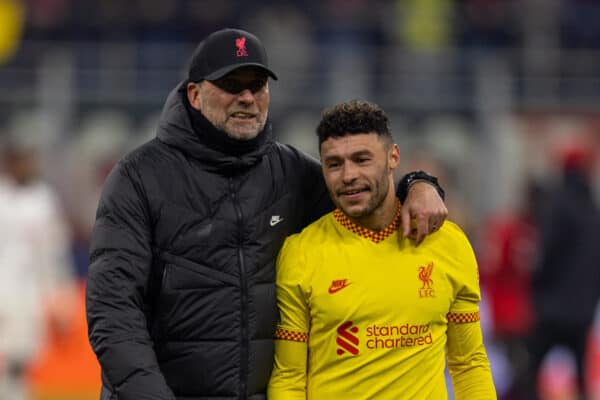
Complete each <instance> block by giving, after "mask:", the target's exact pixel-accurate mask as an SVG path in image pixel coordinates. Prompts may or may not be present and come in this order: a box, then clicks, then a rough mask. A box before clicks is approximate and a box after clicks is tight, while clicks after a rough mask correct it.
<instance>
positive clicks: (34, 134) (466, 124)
mask: <svg viewBox="0 0 600 400" xmlns="http://www.w3.org/2000/svg"><path fill="white" fill-rule="evenodd" d="M223 27H240V28H243V29H246V30H249V31H251V32H253V33H255V34H256V35H257V36H259V37H260V38H261V39H262V40H263V42H264V44H265V46H266V48H267V51H268V53H269V58H270V65H271V66H272V69H273V70H274V71H276V72H277V74H278V75H279V78H280V79H279V81H276V82H272V84H271V99H272V100H271V101H272V103H271V114H270V118H271V120H272V122H273V126H274V133H275V135H276V137H277V138H278V139H279V140H281V141H283V142H287V143H291V144H294V145H296V146H297V147H299V148H301V149H303V150H306V151H307V152H309V153H312V154H313V155H317V144H316V138H315V136H314V129H315V126H316V122H317V121H318V118H319V115H320V112H321V110H322V108H323V107H326V106H330V105H333V104H334V103H336V102H339V101H346V100H349V99H351V98H363V99H367V100H370V101H374V102H376V103H378V104H379V105H381V106H382V107H383V108H384V109H385V110H386V111H387V112H388V115H389V116H390V119H391V127H392V131H393V133H394V135H395V138H396V140H397V142H398V143H399V145H400V148H401V166H402V168H401V170H402V171H404V172H406V171H409V170H413V169H424V170H427V171H429V172H431V173H433V174H435V175H437V176H438V177H440V180H441V182H442V184H443V186H444V187H445V188H446V190H447V205H448V207H449V211H450V216H449V218H450V219H451V220H453V221H456V222H458V223H459V224H460V225H461V226H462V227H463V228H464V230H465V231H466V232H467V234H468V236H469V238H470V240H471V241H472V243H473V246H474V248H475V252H476V254H477V257H478V259H479V262H480V273H481V284H482V290H483V303H482V308H483V309H482V316H483V317H482V318H483V321H484V329H485V330H486V332H485V335H486V343H487V345H488V351H489V353H490V358H491V362H492V370H493V373H494V377H495V380H496V385H497V389H498V394H499V398H501V399H522V398H528V397H527V395H520V394H519V393H520V392H521V388H522V387H525V386H527V382H529V383H531V382H532V381H534V382H536V384H537V385H538V387H539V388H540V391H541V393H542V394H543V396H544V398H547V399H576V398H577V397H576V396H577V394H576V392H577V389H576V388H577V385H578V382H580V384H581V385H582V386H583V387H585V390H586V393H587V397H586V398H589V399H600V322H598V320H599V318H598V317H597V315H598V313H597V311H596V306H597V303H598V297H599V292H600V242H598V241H599V240H600V214H599V210H598V200H599V199H600V174H599V173H598V172H600V167H599V166H598V165H599V164H598V163H597V162H596V161H597V160H596V159H597V155H598V151H599V150H600V0H369V1H367V0H318V1H317V0H296V1H292V0H258V1H248V0H246V1H241V0H219V1H210V0H177V1H175V0H170V1H166V0H143V1H141V0H130V1H122V0H102V1H98V0H77V1H76V0H0V164H1V166H2V170H1V174H0V276H1V277H2V278H1V279H0V399H28V398H30V399H61V400H63V399H87V398H90V399H92V398H97V391H98V387H99V369H98V367H97V365H96V362H95V358H94V356H93V354H91V350H89V347H88V345H87V340H86V332H85V329H86V327H85V319H84V313H83V303H82V288H83V285H84V282H85V277H86V273H87V267H88V262H87V246H88V240H89V234H90V230H91V227H92V224H93V221H94V214H95V208H96V204H97V200H98V195H99V191H100V189H101V186H102V183H103V180H104V177H105V176H106V174H107V173H108V171H110V169H111V168H112V166H113V165H114V162H115V161H116V160H118V159H119V158H120V157H121V156H122V155H124V154H125V153H126V152H127V151H128V150H130V149H132V148H133V147H134V146H136V145H138V144H140V143H142V142H143V141H145V140H148V139H149V138H151V137H153V136H154V133H155V128H156V122H157V119H158V116H159V114H160V111H161V107H162V104H163V102H164V100H165V98H166V96H167V94H168V93H169V91H170V90H171V89H172V88H173V87H174V86H175V85H176V84H177V82H178V81H180V80H181V79H182V78H183V77H184V76H185V70H186V64H187V61H188V59H189V56H190V55H191V52H192V50H193V49H194V47H195V46H196V44H197V43H198V42H199V41H200V40H201V39H202V38H203V37H204V36H205V35H206V34H208V33H210V32H212V31H213V30H216V29H220V28H223ZM594 321H596V322H595V324H594ZM536 365H539V369H536V368H535V366H536ZM583 366H586V367H587V368H585V369H584V370H585V378H586V379H581V378H578V377H579V376H581V375H580V374H578V371H579V370H581V369H582V367H583ZM532 371H533V372H532ZM538 372H539V373H538ZM582 382H583V383H582ZM7 393H8V394H7Z"/></svg>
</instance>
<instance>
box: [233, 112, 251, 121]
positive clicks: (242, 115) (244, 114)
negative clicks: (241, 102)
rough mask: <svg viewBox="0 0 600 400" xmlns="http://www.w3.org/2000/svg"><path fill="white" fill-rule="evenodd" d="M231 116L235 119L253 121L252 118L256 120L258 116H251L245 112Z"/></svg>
mask: <svg viewBox="0 0 600 400" xmlns="http://www.w3.org/2000/svg"><path fill="white" fill-rule="evenodd" d="M231 116H232V117H233V118H239V119H252V118H256V116H255V115H254V114H249V113H245V112H235V113H233V114H231Z"/></svg>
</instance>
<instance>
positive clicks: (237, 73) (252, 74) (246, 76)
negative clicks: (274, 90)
mask: <svg viewBox="0 0 600 400" xmlns="http://www.w3.org/2000/svg"><path fill="white" fill-rule="evenodd" d="M268 76H269V75H268V74H267V72H266V71H265V70H263V69H262V68H259V67H253V66H245V67H240V68H237V69H234V70H233V71H231V72H230V73H228V74H227V75H225V76H224V77H223V78H221V79H238V80H255V79H265V80H266V79H267V78H268Z"/></svg>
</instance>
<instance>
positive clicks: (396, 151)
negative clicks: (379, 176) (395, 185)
mask: <svg viewBox="0 0 600 400" xmlns="http://www.w3.org/2000/svg"><path fill="white" fill-rule="evenodd" d="M398 164H400V147H398V145H397V144H396V143H393V144H392V145H391V146H390V149H389V150H388V167H389V169H390V172H394V170H395V169H396V168H397V167H398Z"/></svg>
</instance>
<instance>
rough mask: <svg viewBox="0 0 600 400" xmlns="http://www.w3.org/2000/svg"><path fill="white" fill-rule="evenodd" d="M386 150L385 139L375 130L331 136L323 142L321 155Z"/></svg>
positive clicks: (333, 155)
mask: <svg viewBox="0 0 600 400" xmlns="http://www.w3.org/2000/svg"><path fill="white" fill-rule="evenodd" d="M383 150H385V146H384V143H383V140H381V139H380V138H379V135H377V134H376V133H374V132H371V133H353V134H348V135H345V136H341V137H333V136H331V137H329V138H327V139H326V140H325V141H323V143H321V157H322V158H325V157H350V156H352V155H353V154H355V153H358V152H370V153H376V152H378V151H383Z"/></svg>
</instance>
